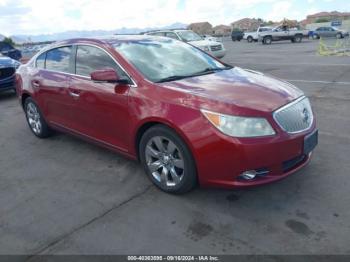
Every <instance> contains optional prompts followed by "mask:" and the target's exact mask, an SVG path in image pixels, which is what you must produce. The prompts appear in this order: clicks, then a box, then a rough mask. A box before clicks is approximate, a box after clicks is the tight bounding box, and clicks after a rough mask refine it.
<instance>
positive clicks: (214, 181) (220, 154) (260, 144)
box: [195, 123, 316, 188]
mask: <svg viewBox="0 0 350 262" xmlns="http://www.w3.org/2000/svg"><path fill="white" fill-rule="evenodd" d="M210 129H211V134H210V143H207V144H205V146H202V147H200V148H198V150H196V153H195V157H196V163H197V169H198V174H199V182H200V184H201V186H215V187H223V188H235V187H249V186H257V185H262V184H267V183H271V182H274V181H278V180H281V179H283V178H285V177H287V176H289V175H291V174H292V173H294V172H296V171H298V170H299V169H301V168H302V167H304V166H305V165H306V164H307V163H308V162H309V161H310V159H311V154H312V153H309V152H308V153H307V154H306V155H305V154H304V138H305V136H308V135H309V134H311V133H313V132H314V131H315V130H316V126H315V123H314V124H313V126H312V127H311V128H310V129H308V130H307V131H304V132H302V133H298V134H288V133H286V132H283V131H280V130H279V132H278V133H277V134H276V135H274V136H271V137H265V138H243V139H237V138H231V137H227V136H226V135H223V134H221V133H220V132H218V131H217V130H216V129H215V130H213V129H214V127H211V128H210ZM202 142H203V141H202ZM249 170H258V171H259V170H260V171H264V172H262V173H264V175H261V176H257V177H256V178H255V179H253V180H244V179H242V178H241V177H240V175H241V174H242V173H243V172H246V171H249ZM265 171H268V173H266V172H265Z"/></svg>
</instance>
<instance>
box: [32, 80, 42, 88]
mask: <svg viewBox="0 0 350 262" xmlns="http://www.w3.org/2000/svg"><path fill="white" fill-rule="evenodd" d="M32 85H33V87H36V88H39V87H40V82H39V81H37V80H34V81H33V82H32Z"/></svg>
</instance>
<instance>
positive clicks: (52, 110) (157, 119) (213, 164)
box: [16, 36, 317, 193]
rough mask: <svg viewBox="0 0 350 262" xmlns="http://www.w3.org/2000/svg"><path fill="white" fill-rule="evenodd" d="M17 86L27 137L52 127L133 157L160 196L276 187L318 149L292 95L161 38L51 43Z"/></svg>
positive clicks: (303, 109) (297, 94) (303, 101)
mask: <svg viewBox="0 0 350 262" xmlns="http://www.w3.org/2000/svg"><path fill="white" fill-rule="evenodd" d="M16 81H17V91H18V97H19V99H20V103H21V104H22V106H23V109H24V112H25V114H26V118H27V121H28V124H29V127H30V129H31V130H32V132H33V133H34V135H36V136H37V137H39V138H45V137H48V136H49V135H50V134H51V131H52V130H53V129H55V130H60V131H63V132H67V133H70V134H73V135H76V136H79V137H81V138H84V139H86V140H89V141H91V142H94V143H97V144H100V145H102V146H104V147H107V148H110V149H112V150H115V151H118V152H119V153H122V154H124V155H126V156H128V157H130V158H133V159H138V160H139V161H140V162H141V163H142V165H143V167H144V169H145V171H146V173H147V175H148V176H149V177H150V179H151V180H152V182H153V183H154V184H155V185H156V186H158V187H159V188H161V189H162V190H164V191H166V192H171V193H184V192H187V191H189V190H191V189H192V188H193V187H194V186H195V185H196V184H197V183H199V184H200V185H202V186H219V187H226V188H232V187H245V186H252V185H260V184H265V183H269V182H272V181H276V180H280V179H282V178H284V177H286V176H288V175H289V174H291V173H293V172H295V171H297V170H298V169H300V168H302V167H303V166H304V165H306V164H307V163H308V162H309V160H310V156H311V153H312V151H313V149H314V148H315V146H316V144H317V129H316V126H315V118H314V116H313V112H312V109H311V106H310V102H309V99H308V98H307V97H305V96H304V94H303V92H302V91H300V90H299V89H298V88H296V87H294V86H293V85H291V84H289V83H286V82H284V81H281V80H278V79H275V78H272V77H269V76H265V75H264V74H262V73H259V72H255V71H251V70H246V69H242V68H239V67H232V66H229V65H227V64H225V63H223V62H220V61H219V60H217V59H215V58H213V57H211V56H210V55H208V54H206V53H205V52H203V51H201V50H199V49H197V48H195V47H193V46H191V45H189V44H186V43H183V42H179V41H176V40H173V39H170V38H161V37H153V36H116V37H113V38H108V39H107V38H106V39H74V40H67V41H63V42H59V43H56V44H54V45H52V46H50V47H48V48H46V49H45V50H42V51H41V52H39V53H38V54H37V55H36V56H35V57H33V58H32V59H31V60H30V61H29V62H28V63H27V64H26V65H22V66H21V67H20V68H19V70H18V72H17V77H16Z"/></svg>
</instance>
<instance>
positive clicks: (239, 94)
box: [163, 67, 303, 112]
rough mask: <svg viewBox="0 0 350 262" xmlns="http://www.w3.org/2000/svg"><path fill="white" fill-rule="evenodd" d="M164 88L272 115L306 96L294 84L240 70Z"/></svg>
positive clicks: (173, 83)
mask: <svg viewBox="0 0 350 262" xmlns="http://www.w3.org/2000/svg"><path fill="white" fill-rule="evenodd" d="M163 85H164V86H166V87H169V88H172V89H174V88H175V89H177V90H181V91H182V92H187V93H190V94H192V95H196V96H200V97H204V98H206V99H209V100H215V101H220V102H224V103H228V104H231V105H234V106H238V107H242V108H249V109H252V110H257V111H263V112H272V111H274V110H276V109H277V108H279V107H281V106H283V105H285V104H287V103H289V102H291V101H293V100H295V99H297V98H298V97H300V96H302V95H303V92H302V91H301V90H300V89H298V88H296V87H295V86H293V85H292V84H289V83H287V82H285V81H282V80H279V79H276V78H273V77H271V76H267V75H264V74H262V73H260V72H256V71H252V70H247V69H242V68H239V67H234V68H232V69H230V70H223V71H219V72H216V73H214V74H208V75H203V76H197V77H192V78H185V79H182V80H178V81H173V82H167V83H163Z"/></svg>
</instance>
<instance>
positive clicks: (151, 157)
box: [139, 125, 197, 194]
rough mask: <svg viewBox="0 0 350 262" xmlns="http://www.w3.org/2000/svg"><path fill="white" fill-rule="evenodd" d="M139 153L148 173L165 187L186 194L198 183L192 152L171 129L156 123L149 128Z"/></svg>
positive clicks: (175, 192)
mask: <svg viewBox="0 0 350 262" xmlns="http://www.w3.org/2000/svg"><path fill="white" fill-rule="evenodd" d="M139 155H140V160H141V163H142V165H143V167H144V169H145V171H146V173H147V175H148V176H149V178H150V179H151V181H152V182H153V183H154V184H155V185H156V186H157V187H158V188H160V189H161V190H163V191H165V192H167V193H173V194H183V193H186V192H188V191H190V190H191V189H193V188H194V186H195V185H196V183H197V173H196V167H195V164H194V163H195V162H194V159H193V157H192V154H191V152H190V150H189V149H188V147H187V145H186V144H185V143H184V141H183V140H182V139H181V138H180V137H179V136H178V135H177V134H176V133H175V132H174V131H173V130H171V129H170V128H168V127H166V126H163V125H156V126H153V127H151V128H150V129H148V130H147V131H146V132H145V133H144V135H143V136H142V138H141V141H140V145H139Z"/></svg>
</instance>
